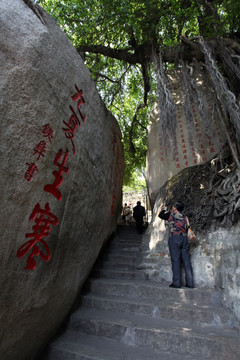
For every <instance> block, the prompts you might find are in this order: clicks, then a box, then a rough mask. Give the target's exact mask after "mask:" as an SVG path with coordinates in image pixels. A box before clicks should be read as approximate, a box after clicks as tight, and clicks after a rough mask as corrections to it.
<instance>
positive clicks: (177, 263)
mask: <svg viewBox="0 0 240 360" xmlns="http://www.w3.org/2000/svg"><path fill="white" fill-rule="evenodd" d="M168 245H169V251H170V255H171V261H172V272H173V281H172V283H173V284H174V285H175V286H177V287H180V286H181V260H182V261H183V266H184V270H185V280H186V285H187V286H191V287H192V286H193V272H192V265H191V261H190V255H189V247H190V246H189V242H188V239H187V236H182V235H172V236H171V237H170V238H169V241H168Z"/></svg>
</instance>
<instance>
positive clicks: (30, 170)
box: [24, 124, 53, 181]
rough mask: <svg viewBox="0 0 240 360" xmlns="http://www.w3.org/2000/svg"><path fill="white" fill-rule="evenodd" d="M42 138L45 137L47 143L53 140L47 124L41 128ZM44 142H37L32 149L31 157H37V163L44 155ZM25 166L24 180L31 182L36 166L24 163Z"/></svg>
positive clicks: (51, 130) (51, 131)
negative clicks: (47, 140)
mask: <svg viewBox="0 0 240 360" xmlns="http://www.w3.org/2000/svg"><path fill="white" fill-rule="evenodd" d="M42 133H43V136H44V137H47V138H48V139H49V142H50V143H51V142H52V139H53V129H52V128H51V127H50V126H49V124H46V125H44V126H43V130H42ZM46 146H47V144H46V141H44V140H41V141H40V142H39V144H37V145H36V147H35V149H34V154H33V155H37V156H38V158H37V160H36V161H39V160H40V158H41V157H44V153H45V152H46ZM26 165H27V166H28V169H27V171H26V173H25V176H24V177H25V179H26V180H27V181H31V180H32V179H33V175H34V173H35V171H38V168H37V165H36V164H35V163H31V164H29V163H26Z"/></svg>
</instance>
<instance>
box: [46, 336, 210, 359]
mask: <svg viewBox="0 0 240 360" xmlns="http://www.w3.org/2000/svg"><path fill="white" fill-rule="evenodd" d="M157 359H159V360H207V358H203V357H198V356H196V355H194V356H189V355H188V354H185V355H184V358H183V355H182V354H177V353H169V352H168V351H160V350H159V349H157V350H154V349H149V348H145V347H137V346H134V345H133V344H131V338H129V340H127V339H126V341H125V343H123V342H119V341H116V340H114V339H109V338H103V337H98V336H93V335H89V334H84V333H81V332H76V331H67V332H66V333H65V334H64V335H62V336H61V337H60V338H58V339H57V340H56V341H55V342H53V343H52V344H51V347H50V351H49V352H48V354H47V355H45V356H44V358H42V359H41V360H157Z"/></svg>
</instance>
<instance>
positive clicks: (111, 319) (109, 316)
mask: <svg viewBox="0 0 240 360" xmlns="http://www.w3.org/2000/svg"><path fill="white" fill-rule="evenodd" d="M69 329H70V330H73V331H77V332H78V331H80V332H84V333H86V334H89V335H94V336H99V337H104V338H110V339H115V340H118V341H120V342H123V343H127V344H128V343H129V341H130V342H131V343H132V344H133V345H135V346H139V347H145V348H150V349H152V350H153V349H159V350H160V351H169V352H173V353H179V354H183V355H184V354H188V355H191V356H194V355H196V353H197V354H198V355H199V356H201V357H206V358H209V359H212V360H239V358H240V344H239V331H234V330H233V329H232V330H229V329H227V330H225V329H222V328H217V327H206V326H204V325H202V326H199V325H193V324H191V325H189V324H188V326H186V325H185V324H181V323H180V322H178V321H176V320H166V319H161V321H160V319H156V318H153V317H149V316H146V315H135V314H127V316H126V314H124V313H122V312H114V313H112V312H109V311H98V310H96V309H88V308H86V307H81V308H80V309H78V310H77V311H76V312H75V313H74V314H73V315H72V317H71V321H70V325H69Z"/></svg>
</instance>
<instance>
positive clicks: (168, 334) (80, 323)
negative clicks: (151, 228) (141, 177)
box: [41, 225, 240, 360]
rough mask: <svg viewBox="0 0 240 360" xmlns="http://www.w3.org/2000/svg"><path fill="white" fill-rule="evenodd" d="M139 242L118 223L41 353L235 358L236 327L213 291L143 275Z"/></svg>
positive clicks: (96, 359) (239, 349)
mask: <svg viewBox="0 0 240 360" xmlns="http://www.w3.org/2000/svg"><path fill="white" fill-rule="evenodd" d="M140 245H141V235H138V234H137V232H136V229H135V227H133V226H129V227H127V226H123V225H120V226H118V229H117V232H116V235H115V237H114V238H113V240H112V241H111V242H110V243H109V244H108V246H107V248H105V249H104V251H103V252H102V254H101V256H100V257H99V259H98V261H97V262H96V264H95V267H94V269H93V271H92V274H91V276H90V278H89V279H88V281H87V283H86V285H85V288H84V291H83V293H82V296H81V298H80V300H79V306H78V307H76V308H75V310H74V311H73V312H72V314H71V316H70V319H69V322H68V324H67V327H66V329H65V331H64V332H62V334H59V335H58V336H57V337H56V339H54V341H53V342H52V343H51V344H50V346H49V349H48V351H47V353H46V354H45V355H44V356H43V357H42V359H41V360H142V359H144V360H207V359H211V360H239V359H240V345H239V330H238V328H237V327H234V322H233V318H232V315H231V314H229V313H228V312H227V311H226V309H225V308H223V307H222V306H221V291H216V290H214V289H197V288H196V289H187V288H181V289H173V288H169V286H168V285H169V284H166V283H165V284H164V283H158V282H154V281H150V280H146V279H145V278H144V274H143V272H141V271H140V270H138V269H137V266H136V264H137V259H138V255H139V251H140ZM164 261H166V259H165V260H164ZM169 261H170V260H169Z"/></svg>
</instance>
